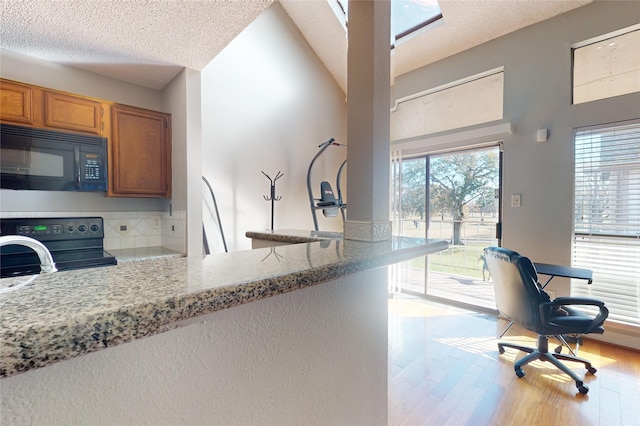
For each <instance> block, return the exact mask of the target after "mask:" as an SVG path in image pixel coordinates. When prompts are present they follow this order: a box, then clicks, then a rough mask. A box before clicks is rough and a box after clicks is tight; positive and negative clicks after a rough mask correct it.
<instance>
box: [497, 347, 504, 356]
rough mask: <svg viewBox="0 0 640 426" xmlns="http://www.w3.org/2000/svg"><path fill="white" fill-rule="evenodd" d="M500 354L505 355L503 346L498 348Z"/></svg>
mask: <svg viewBox="0 0 640 426" xmlns="http://www.w3.org/2000/svg"><path fill="white" fill-rule="evenodd" d="M498 352H500V355H502V354H503V353H504V348H503V347H502V346H498Z"/></svg>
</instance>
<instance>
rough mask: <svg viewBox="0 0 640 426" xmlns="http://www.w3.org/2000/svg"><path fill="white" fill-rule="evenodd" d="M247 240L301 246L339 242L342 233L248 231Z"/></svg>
mask: <svg viewBox="0 0 640 426" xmlns="http://www.w3.org/2000/svg"><path fill="white" fill-rule="evenodd" d="M244 235H245V236H246V237H247V238H253V239H257V240H267V241H278V242H280V243H289V244H300V243H312V242H314V241H324V240H339V239H342V232H332V231H304V230H300V229H276V230H275V231H269V230H266V231H247V232H246V233H245V234H244Z"/></svg>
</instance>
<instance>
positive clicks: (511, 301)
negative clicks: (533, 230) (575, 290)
mask: <svg viewBox="0 0 640 426" xmlns="http://www.w3.org/2000/svg"><path fill="white" fill-rule="evenodd" d="M484 255H485V259H486V261H487V265H488V266H489V271H490V272H491V276H492V277H493V286H494V291H495V296H496V306H497V308H498V310H499V311H500V312H501V313H502V314H503V315H505V316H506V317H508V318H509V319H511V320H513V321H515V322H516V323H517V324H520V325H521V326H523V327H525V328H526V329H528V330H531V331H533V332H535V333H537V334H538V347H537V348H531V347H526V346H520V345H515V344H511V343H503V342H499V343H498V350H499V351H500V353H501V354H503V353H504V348H505V347H507V348H514V349H518V350H520V351H523V352H527V353H528V355H526V356H525V357H523V358H522V359H520V360H518V361H516V363H515V364H514V369H515V372H516V376H518V377H524V374H525V373H524V370H523V369H522V367H523V366H525V365H527V364H528V363H530V362H531V361H535V360H537V359H539V360H541V361H548V362H550V363H552V364H553V365H555V366H556V367H557V368H559V369H560V370H562V371H563V372H564V373H566V374H568V375H569V376H570V377H571V378H572V379H573V380H574V381H575V382H576V387H577V388H578V391H579V392H580V393H582V394H586V393H587V392H589V388H588V387H587V386H585V385H584V383H583V382H582V379H581V378H580V377H578V375H577V374H576V373H574V372H573V371H572V370H571V369H569V367H567V366H566V365H565V364H563V363H562V362H561V361H560V360H562V361H576V362H581V363H583V364H584V365H585V368H586V369H587V371H588V372H589V373H591V374H595V372H596V369H595V368H593V367H592V366H591V363H590V362H589V361H587V360H586V359H583V358H578V357H575V356H571V355H565V354H561V353H555V352H550V351H549V342H548V337H547V336H557V335H563V334H587V333H598V334H602V333H604V328H603V327H602V324H603V323H604V320H605V319H606V318H607V316H608V315H609V310H608V309H607V308H606V307H605V306H604V303H603V302H602V301H600V300H597V299H592V298H585V297H557V298H556V299H554V300H549V296H548V294H547V293H546V292H544V290H542V289H541V288H540V283H539V282H538V275H537V273H536V269H535V267H534V265H533V263H532V262H531V260H529V259H528V258H527V257H525V256H521V255H520V254H519V253H517V252H515V251H512V250H508V249H504V248H501V247H487V248H485V249H484ZM571 305H582V306H585V305H590V306H597V307H598V308H599V312H598V314H597V315H595V316H592V315H588V314H586V313H584V312H582V311H580V310H577V309H573V308H571V307H569V306H571Z"/></svg>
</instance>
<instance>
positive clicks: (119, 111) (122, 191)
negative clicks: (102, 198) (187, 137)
mask: <svg viewBox="0 0 640 426" xmlns="http://www.w3.org/2000/svg"><path fill="white" fill-rule="evenodd" d="M170 135H171V116H170V115H169V114H165V113H159V112H154V111H148V110H143V109H138V108H133V107H125V106H120V105H118V106H113V107H112V108H111V144H110V157H109V169H110V179H111V184H110V185H109V195H110V196H121V197H165V198H168V197H171V137H170Z"/></svg>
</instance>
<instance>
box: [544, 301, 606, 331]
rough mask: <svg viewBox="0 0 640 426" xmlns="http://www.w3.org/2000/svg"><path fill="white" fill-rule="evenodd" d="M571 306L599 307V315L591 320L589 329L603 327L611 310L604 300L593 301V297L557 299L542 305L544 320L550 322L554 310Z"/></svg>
mask: <svg viewBox="0 0 640 426" xmlns="http://www.w3.org/2000/svg"><path fill="white" fill-rule="evenodd" d="M570 305H582V306H597V307H598V308H599V312H598V314H597V315H596V316H595V317H594V318H593V319H592V320H591V325H590V327H589V329H593V328H594V327H598V326H600V325H602V323H603V322H604V320H605V319H607V317H608V316H609V309H607V307H606V306H604V302H603V301H602V300H599V299H593V298H591V297H556V298H555V299H553V300H552V301H550V302H545V303H541V304H540V314H541V316H542V320H543V321H544V322H548V321H549V318H550V317H551V312H552V310H553V308H555V307H559V306H570Z"/></svg>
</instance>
